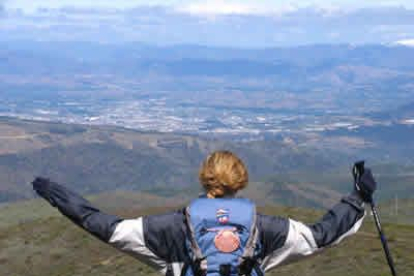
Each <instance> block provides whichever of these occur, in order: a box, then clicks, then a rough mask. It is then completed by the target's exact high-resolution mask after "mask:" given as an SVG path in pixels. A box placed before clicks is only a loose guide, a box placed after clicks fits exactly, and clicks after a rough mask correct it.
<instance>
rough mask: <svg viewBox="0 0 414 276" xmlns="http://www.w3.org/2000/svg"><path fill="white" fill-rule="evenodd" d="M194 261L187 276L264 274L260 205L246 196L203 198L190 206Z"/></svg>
mask: <svg viewBox="0 0 414 276" xmlns="http://www.w3.org/2000/svg"><path fill="white" fill-rule="evenodd" d="M186 216H187V229H188V235H187V236H188V239H187V248H188V252H189V256H190V259H191V263H190V264H187V265H185V267H184V269H183V273H182V275H183V276H207V275H208V276H239V275H247V276H261V275H264V274H263V271H262V270H261V268H260V264H259V261H258V259H259V253H260V250H261V246H260V244H259V238H258V236H259V233H258V230H257V226H256V207H255V205H254V203H252V202H251V201H250V200H248V199H244V198H218V199H207V198H199V199H196V200H194V201H193V202H192V203H191V204H190V206H188V207H187V209H186Z"/></svg>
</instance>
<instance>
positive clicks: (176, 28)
mask: <svg viewBox="0 0 414 276" xmlns="http://www.w3.org/2000/svg"><path fill="white" fill-rule="evenodd" d="M2 4H3V6H4V7H5V9H4V8H2V7H3V6H2ZM62 7H63V8H62ZM67 7H70V8H67ZM86 7H87V9H85V8H86ZM39 8H47V9H39ZM108 8H109V9H108ZM19 9H20V10H19ZM21 10H23V12H21ZM0 21H1V24H0V41H22V40H36V41H91V42H99V43H125V42H143V43H148V44H156V45H177V44H180V45H181V44H197V45H206V46H226V47H237V48H263V47H274V46H282V47H284V46H297V45H305V44H344V43H345V44H352V45H360V44H394V43H403V44H406V45H408V44H409V45H414V0H392V1H390V0H348V1H345V0H331V1H326V0H304V1H287V0H262V1H259V0H254V1H253V0H245V1H240V0H239V1H237V0H210V1H197V0H196V1H188V0H163V1H161V0H154V1H142V0H94V1H86V0H41V1H40V0H0Z"/></svg>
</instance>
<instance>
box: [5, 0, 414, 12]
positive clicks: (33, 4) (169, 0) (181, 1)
mask: <svg viewBox="0 0 414 276" xmlns="http://www.w3.org/2000/svg"><path fill="white" fill-rule="evenodd" d="M0 2H1V0H0ZM5 2H6V7H8V8H22V9H25V10H33V9H36V8H38V7H51V8H57V7H61V6H89V7H90V6H94V7H115V8H128V7H134V6H140V5H168V6H174V7H178V8H183V7H193V9H197V8H200V7H201V10H203V9H204V10H206V9H207V10H208V8H207V7H211V9H216V10H218V11H219V12H220V9H225V10H226V11H231V10H232V9H234V10H235V11H236V12H237V11H240V10H248V9H255V10H256V11H257V10H266V9H271V10H272V9H285V8H288V7H296V8H299V7H308V6H318V7H327V8H345V9H347V8H353V9H355V8H363V7H379V6H390V5H391V6H404V7H406V8H410V9H411V8H414V1H412V0H331V1H326V0H302V1H289V0H262V1H258V0H244V1H240V0H239V1H237V0H210V1H208V0H207V1H206V0H205V1H197V0H195V1H194V0H192V1H189V0H152V1H143V0H94V1H91V0H89V1H86V0H5Z"/></svg>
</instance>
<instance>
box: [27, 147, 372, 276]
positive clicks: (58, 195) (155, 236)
mask: <svg viewBox="0 0 414 276" xmlns="http://www.w3.org/2000/svg"><path fill="white" fill-rule="evenodd" d="M199 179H200V182H201V184H202V187H203V188H204V191H205V194H204V196H202V198H201V199H196V200H195V202H196V203H194V204H193V203H192V204H190V206H193V205H194V206H197V204H198V205H200V206H202V207H200V209H199V210H196V208H195V207H194V210H192V212H193V213H191V211H190V213H191V214H190V215H189V210H188V209H189V208H183V209H180V210H177V211H174V212H171V213H166V214H160V215H150V216H144V217H139V218H136V219H122V218H120V217H118V216H114V215H109V214H105V213H103V212H101V211H100V210H98V209H97V208H95V207H93V206H92V205H91V204H90V203H89V202H88V201H87V200H85V199H84V198H82V197H81V196H79V195H78V194H76V193H74V192H73V191H71V190H69V189H68V188H66V187H65V186H62V185H60V184H57V183H55V182H53V181H50V180H49V179H46V178H41V177H38V178H36V179H35V180H34V181H33V182H32V184H33V188H34V190H35V191H36V192H37V193H38V194H39V195H40V196H41V197H43V198H44V199H46V200H47V201H48V202H49V203H50V204H51V205H52V206H54V207H56V208H58V209H59V211H60V212H61V213H62V214H63V215H65V216H66V217H68V218H69V219H70V220H72V221H73V222H74V223H75V224H77V225H78V226H80V227H82V228H83V229H85V230H86V231H88V232H89V233H91V234H92V235H94V236H95V237H97V238H99V239H100V240H102V241H103V242H106V243H109V244H111V245H112V246H114V247H115V248H117V249H119V250H121V251H123V252H126V253H128V254H130V255H132V256H134V257H136V258H137V259H138V260H139V261H142V262H144V263H146V264H148V265H150V266H151V267H153V268H155V269H157V270H158V271H159V272H161V273H162V274H164V275H167V276H178V275H262V274H263V272H267V271H269V270H271V269H274V268H276V267H278V266H280V265H283V264H287V263H290V262H293V261H296V260H299V259H302V258H304V257H307V256H310V255H313V254H315V253H318V252H320V251H321V250H323V249H324V248H327V247H331V246H334V245H336V244H338V243H339V242H341V241H342V240H343V239H344V238H346V237H348V236H350V235H352V234H355V233H356V232H357V231H358V229H359V228H360V226H361V224H362V221H363V219H364V216H365V209H364V202H367V201H368V199H369V198H371V196H372V194H373V193H374V191H375V189H376V182H375V179H374V177H373V176H372V173H371V171H370V170H369V169H366V170H365V172H364V174H363V175H362V176H361V177H360V181H359V183H358V189H356V188H355V186H356V185H354V189H353V191H352V192H351V193H350V194H349V195H347V196H345V197H343V198H342V199H341V200H340V202H339V203H337V204H336V205H335V206H334V207H333V208H332V209H331V210H329V212H327V213H326V214H325V215H324V216H323V217H322V219H321V220H320V221H319V222H317V223H315V224H313V225H306V224H304V223H301V222H299V221H296V220H294V219H291V218H283V217H276V216H268V215H263V214H260V213H256V212H255V209H253V210H254V212H255V213H254V214H253V215H252V216H251V217H252V218H253V217H254V218H255V219H254V221H253V222H252V221H251V220H250V217H249V219H248V220H249V221H250V222H248V223H250V224H254V225H253V226H254V228H252V229H256V232H254V233H253V232H249V233H248V234H249V235H251V236H252V235H253V234H254V235H255V236H256V237H257V240H256V241H255V242H257V246H256V245H253V246H252V248H254V253H252V254H251V256H253V255H254V263H253V264H252V266H255V267H256V268H257V267H259V270H258V271H256V272H252V270H251V269H250V270H247V272H246V271H241V270H234V269H233V268H232V267H228V266H223V265H222V264H221V265H220V270H216V271H215V272H214V273H213V272H211V273H210V271H207V270H206V269H207V267H204V270H199V269H197V267H195V265H194V263H195V262H196V261H197V259H196V258H195V255H196V257H197V256H198V255H197V254H195V253H194V252H192V249H194V247H192V245H195V246H196V249H197V247H198V246H197V245H200V243H202V242H204V243H206V241H205V240H204V241H203V240H202V239H203V237H201V238H200V237H195V238H194V237H191V235H192V234H191V233H190V232H191V231H190V232H189V230H188V229H189V228H190V230H191V229H192V228H193V227H192V226H191V223H195V224H196V223H197V222H191V223H189V220H196V219H199V221H198V222H201V223H206V221H208V220H209V219H206V218H203V216H204V214H203V212H204V211H205V210H207V209H209V208H210V207H209V206H210V205H212V206H215V207H212V208H210V209H213V210H214V212H215V214H213V216H214V217H215V219H217V221H218V222H217V223H215V222H214V221H213V222H212V223H213V224H214V225H216V226H217V227H220V226H223V225H227V223H230V222H231V221H232V220H233V219H234V220H236V219H240V220H241V221H243V220H244V221H246V220H245V218H244V217H245V216H247V214H250V213H252V212H250V211H249V210H250V209H249V208H250V207H247V208H245V207H240V208H238V206H236V208H235V209H232V210H233V211H232V212H234V213H236V212H238V213H237V215H233V214H229V212H228V211H226V210H228V209H223V208H219V209H214V208H216V207H217V206H220V204H227V205H228V206H227V207H228V208H230V209H231V208H233V207H234V206H233V207H231V206H230V205H231V204H233V205H234V204H236V205H237V204H239V203H240V204H241V205H243V204H245V203H246V202H247V201H243V200H245V199H238V198H237V197H236V194H237V192H238V191H239V190H242V189H243V188H245V187H246V186H247V184H248V172H247V169H246V167H245V165H244V164H243V162H242V161H241V160H240V159H239V158H238V157H237V156H236V155H235V154H233V153H232V152H229V151H216V152H214V153H212V154H211V155H209V156H208V157H207V158H206V159H205V160H204V162H203V163H202V165H201V168H200V171H199ZM240 200H242V201H240ZM200 202H201V203H200ZM215 203H218V205H217V204H215ZM245 205H246V206H252V205H249V204H248V203H246V204H245ZM229 206H230V207H229ZM227 207H226V208H227ZM197 208H198V207H197ZM243 208H244V209H243ZM238 209H239V210H238ZM190 210H191V208H190ZM239 211H240V212H239ZM195 212H198V214H197V215H195V214H194V213H195ZM191 216H193V217H191ZM206 216H208V215H206ZM233 217H234V218H233ZM236 217H237V218H236ZM242 223H243V222H241V224H242ZM189 225H190V226H189ZM232 225H236V224H232ZM193 226H194V225H193ZM195 227H198V226H197V225H196V226H195ZM206 229H207V228H205V229H204V230H206ZM211 229H213V232H214V231H215V230H214V229H215V228H214V227H213V228H211ZM197 231H198V230H197ZM200 231H201V230H200ZM206 232H208V233H210V232H211V231H210V230H208V229H207V231H205V233H206ZM219 232H220V233H219V234H218V233H213V234H212V235H214V239H213V240H211V239H212V238H211V239H210V240H208V241H207V244H204V245H203V246H200V248H201V247H203V250H204V251H206V250H207V251H209V252H210V253H209V254H210V255H211V254H213V253H211V252H216V251H220V250H221V252H220V254H223V255H220V256H222V257H220V258H219V259H218V260H217V259H216V262H220V261H221V260H222V259H225V258H226V256H230V255H232V253H231V252H236V251H235V250H239V249H237V248H239V247H242V246H246V243H245V238H244V237H239V236H237V235H239V234H238V233H239V232H237V231H233V230H229V228H226V229H225V231H224V232H223V230H220V231H219ZM200 233H201V232H200ZM234 233H235V234H234ZM240 233H241V234H240V235H243V233H242V232H240ZM193 234H194V233H193ZM196 234H199V233H196ZM194 240H196V241H195V242H194ZM250 240H251V238H250ZM229 241H230V242H229ZM194 243H195V244H194ZM211 243H213V244H211ZM189 244H190V245H189ZM200 248H198V249H199V251H200ZM223 248H224V249H223ZM201 251H202V250H201ZM201 251H200V252H199V253H203V252H201ZM204 254H205V252H204ZM233 255H234V254H233ZM204 259H206V257H205V258H204ZM199 261H200V260H199ZM210 262H211V261H210ZM188 264H189V265H190V267H191V269H189V266H188ZM197 265H200V263H198V264H197ZM211 265H212V264H211ZM240 265H241V264H240ZM200 271H201V272H200Z"/></svg>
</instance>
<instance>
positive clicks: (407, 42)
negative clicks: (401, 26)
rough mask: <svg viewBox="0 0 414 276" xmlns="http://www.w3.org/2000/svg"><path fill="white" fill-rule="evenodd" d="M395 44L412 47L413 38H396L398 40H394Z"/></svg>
mask: <svg viewBox="0 0 414 276" xmlns="http://www.w3.org/2000/svg"><path fill="white" fill-rule="evenodd" d="M395 44H398V45H404V46H409V47H414V38H413V39H403V40H398V41H396V42H395Z"/></svg>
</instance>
